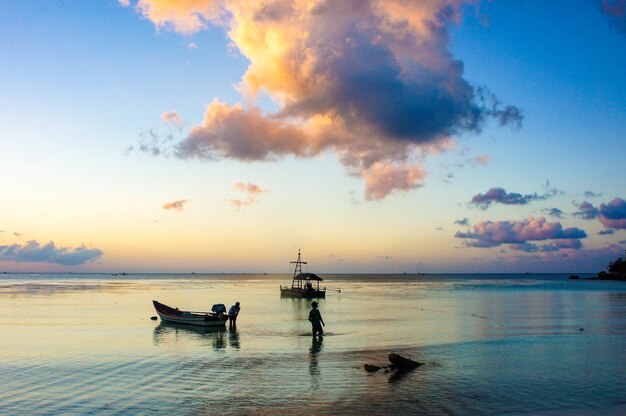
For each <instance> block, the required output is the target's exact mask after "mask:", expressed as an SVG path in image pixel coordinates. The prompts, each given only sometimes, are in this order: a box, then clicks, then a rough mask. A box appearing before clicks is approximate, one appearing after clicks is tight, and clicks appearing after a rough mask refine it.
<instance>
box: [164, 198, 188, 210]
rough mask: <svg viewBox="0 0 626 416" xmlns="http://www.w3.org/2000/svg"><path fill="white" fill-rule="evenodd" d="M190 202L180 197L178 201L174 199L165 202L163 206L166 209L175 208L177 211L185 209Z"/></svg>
mask: <svg viewBox="0 0 626 416" xmlns="http://www.w3.org/2000/svg"><path fill="white" fill-rule="evenodd" d="M187 202H189V201H188V200H186V199H179V200H178V201H172V202H167V203H165V204H164V205H163V206H162V207H161V208H163V209H166V210H171V209H173V210H175V211H181V212H182V211H183V210H184V209H185V204H186V203H187Z"/></svg>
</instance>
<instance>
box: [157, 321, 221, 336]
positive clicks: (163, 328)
mask: <svg viewBox="0 0 626 416" xmlns="http://www.w3.org/2000/svg"><path fill="white" fill-rule="evenodd" d="M178 332H187V333H189V334H199V335H205V334H217V333H226V327H225V326H198V325H186V324H177V323H175V322H168V321H161V322H160V323H159V325H157V326H156V327H155V328H154V333H155V334H158V335H163V334H167V333H178Z"/></svg>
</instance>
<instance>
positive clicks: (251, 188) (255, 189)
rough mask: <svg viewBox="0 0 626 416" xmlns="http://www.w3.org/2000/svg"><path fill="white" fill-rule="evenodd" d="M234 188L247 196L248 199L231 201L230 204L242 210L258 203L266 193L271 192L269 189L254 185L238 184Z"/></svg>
mask: <svg viewBox="0 0 626 416" xmlns="http://www.w3.org/2000/svg"><path fill="white" fill-rule="evenodd" d="M233 188H235V189H236V190H238V191H241V192H244V193H245V194H246V198H243V199H239V198H237V199H231V200H230V203H231V204H232V205H233V206H234V207H236V208H241V207H245V206H248V205H252V204H254V203H255V202H256V201H257V197H258V196H259V195H260V194H262V193H265V192H271V191H270V190H269V189H263V188H261V187H260V186H258V185H255V184H253V183H250V182H248V183H243V182H237V183H236V184H235V185H233Z"/></svg>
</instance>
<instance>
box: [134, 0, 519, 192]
mask: <svg viewBox="0 0 626 416" xmlns="http://www.w3.org/2000/svg"><path fill="white" fill-rule="evenodd" d="M465 3H473V1H471V0H467V1H463V0H422V1H403V0H342V1H330V0H280V1H278V0H268V1H264V2H259V1H252V0H230V1H225V0H222V1H219V0H205V1H201V0H185V1H174V0H140V1H139V2H137V3H136V4H135V9H136V10H137V11H138V12H139V13H140V14H141V15H142V16H143V17H144V18H146V19H149V20H151V21H153V22H154V23H155V25H157V27H159V28H166V29H171V30H175V31H178V32H180V33H183V34H190V33H194V32H196V31H199V30H203V29H205V28H206V27H207V25H208V24H209V23H214V24H216V25H218V26H220V27H224V28H225V30H226V31H227V33H228V36H229V38H230V41H231V43H232V45H233V46H234V47H236V48H237V49H238V50H239V51H240V52H241V53H242V54H243V55H244V56H245V57H246V58H247V59H248V60H249V62H250V64H249V66H248V69H247V71H246V73H245V74H244V75H243V77H242V81H241V84H240V86H239V89H240V90H241V91H242V92H243V93H244V94H245V95H246V98H247V99H248V100H247V101H248V102H253V101H254V100H253V98H254V97H256V96H258V95H259V94H263V95H266V96H269V97H270V98H271V99H272V100H273V101H274V102H275V103H276V104H277V106H278V110H277V111H276V112H275V113H274V114H267V113H265V112H264V111H262V110H261V109H260V108H258V107H255V106H247V107H245V108H244V107H243V106H241V105H239V104H235V105H230V104H226V103H223V102H221V101H219V100H217V99H216V100H214V101H213V102H212V103H211V104H210V105H209V106H208V107H207V110H206V115H205V118H204V121H203V122H202V124H200V125H198V126H196V127H194V128H192V129H191V132H190V133H189V135H188V136H187V137H186V138H184V139H183V140H182V141H181V142H180V143H178V145H177V147H176V151H175V152H174V153H175V154H176V155H178V156H179V157H183V158H190V157H197V158H200V159H219V158H231V159H235V160H242V161H258V160H275V159H278V158H280V157H282V156H286V155H293V156H296V157H313V156H316V155H318V154H319V153H321V152H325V151H331V152H333V153H335V154H336V155H337V158H338V159H339V161H340V162H341V163H342V164H343V165H344V166H345V167H346V169H347V171H348V172H349V173H350V174H353V175H357V176H360V177H361V178H363V179H364V181H365V184H366V187H365V193H364V194H365V197H366V198H367V199H382V198H384V197H385V196H387V195H389V194H390V193H392V192H406V191H409V190H411V189H414V188H417V187H419V186H420V185H421V183H422V181H423V180H424V179H425V178H426V176H427V175H426V172H425V171H424V170H423V167H422V166H423V158H424V157H426V156H427V155H428V154H429V152H431V151H432V149H433V148H438V147H441V145H442V144H446V145H448V144H449V143H450V138H451V137H454V136H455V135H457V134H461V133H465V132H475V133H477V132H480V131H481V129H482V127H483V126H484V124H485V122H486V121H487V120H488V119H493V120H495V121H496V122H497V123H499V124H501V125H513V126H518V125H520V123H521V120H522V115H521V112H520V110H519V109H517V108H516V107H513V106H506V105H503V104H502V103H501V102H500V101H499V100H498V99H497V98H495V96H493V94H491V93H490V92H489V91H488V90H487V89H486V88H475V87H474V86H472V85H471V84H470V83H469V82H467V81H466V80H465V79H464V77H463V63H462V62H460V61H458V60H456V59H455V58H454V57H453V56H452V54H451V53H450V51H449V49H448V45H449V43H450V38H449V35H448V26H449V25H450V24H452V23H453V22H458V21H459V20H460V15H461V12H460V10H461V7H462V5H463V4H465Z"/></svg>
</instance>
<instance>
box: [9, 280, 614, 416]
mask: <svg viewBox="0 0 626 416" xmlns="http://www.w3.org/2000/svg"><path fill="white" fill-rule="evenodd" d="M566 278H567V276H563V275H441V276H385V275H377V276H327V280H326V282H325V283H326V285H327V287H328V289H329V292H328V295H327V298H326V299H323V300H321V301H320V310H321V312H322V315H323V317H324V320H325V321H326V324H327V326H326V327H325V331H326V332H325V334H324V337H323V340H322V341H320V340H316V339H312V337H311V336H310V333H309V331H310V325H309V323H308V321H307V316H308V311H309V309H310V305H309V303H310V302H309V301H306V300H302V299H288V298H287V299H281V298H280V292H279V289H278V286H279V285H280V284H285V283H287V282H288V281H289V277H285V276H252V275H246V276H237V275H227V276H222V275H209V276H203V275H143V276H142V275H131V276H124V277H116V278H114V277H111V276H106V275H62V274H57V275H2V276H0V347H1V350H2V354H1V355H0V414H106V415H110V414H165V413H176V414H189V415H195V414H235V413H238V414H311V413H317V414H320V413H321V414H334V413H343V414H364V413H367V414H399V413H405V414H472V415H473V414H479V415H480V414H484V415H492V414H524V413H528V414H541V413H543V414H595V413H594V412H597V414H625V413H626V380H625V378H624V377H623V374H624V370H625V369H626V354H624V346H625V345H626V284H624V283H623V282H592V281H568V280H567V279H566ZM152 299H156V300H159V301H160V302H163V303H165V304H168V305H170V306H177V307H179V308H181V309H188V310H208V309H210V307H211V305H212V304H213V303H225V304H226V305H227V307H228V306H230V305H231V304H232V303H234V302H235V301H240V302H241V306H242V311H241V315H240V318H239V320H238V327H237V330H236V331H229V330H228V329H227V328H226V329H224V330H209V331H207V330H202V329H197V328H194V327H185V326H176V325H166V324H163V323H160V322H159V321H152V320H150V317H151V316H154V315H156V313H155V312H154V309H153V308H152V304H151V300H152ZM581 329H583V330H581ZM389 352H399V353H401V354H403V355H405V356H407V357H410V358H413V359H414V360H417V361H420V362H424V363H425V365H424V366H422V367H420V368H418V369H416V370H414V371H412V372H410V373H406V374H386V373H384V372H382V371H381V372H377V373H373V374H370V373H366V372H365V371H364V369H363V364H365V363H370V364H378V365H385V364H386V361H387V358H386V357H387V354H388V353H389Z"/></svg>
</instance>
